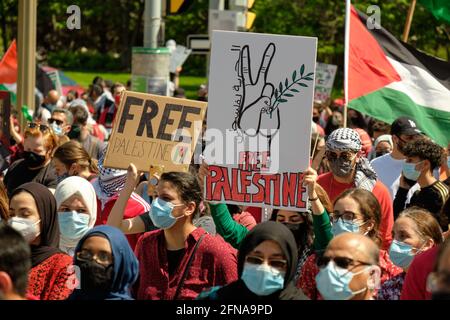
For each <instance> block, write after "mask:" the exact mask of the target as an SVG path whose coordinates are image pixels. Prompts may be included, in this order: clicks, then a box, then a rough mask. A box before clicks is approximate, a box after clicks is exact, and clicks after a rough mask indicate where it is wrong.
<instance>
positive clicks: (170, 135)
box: [105, 91, 206, 172]
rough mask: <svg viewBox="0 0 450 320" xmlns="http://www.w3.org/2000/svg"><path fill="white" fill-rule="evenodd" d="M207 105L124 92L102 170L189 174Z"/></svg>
mask: <svg viewBox="0 0 450 320" xmlns="http://www.w3.org/2000/svg"><path fill="white" fill-rule="evenodd" d="M205 112H206V103H204V102H199V101H193V100H186V99H177V98H171V97H165V96H157V95H152V94H144V93H138V92H131V91H125V92H124V93H123V96H122V97H121V103H120V106H119V109H118V110H117V115H116V118H115V121H114V126H113V130H112V134H111V138H110V140H109V143H108V150H107V152H106V158H105V167H110V168H118V169H126V168H128V165H129V164H130V162H133V163H134V164H135V165H136V167H137V168H138V169H139V170H142V171H148V169H149V167H150V165H161V166H164V170H165V171H166V172H168V171H184V172H186V171H188V168H189V164H190V163H191V157H192V154H193V152H194V149H195V146H196V143H197V139H198V137H199V135H200V134H201V130H202V122H203V118H204V116H205Z"/></svg>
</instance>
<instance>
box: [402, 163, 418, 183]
mask: <svg viewBox="0 0 450 320" xmlns="http://www.w3.org/2000/svg"><path fill="white" fill-rule="evenodd" d="M419 163H420V162H417V163H408V162H403V169H402V172H403V175H404V176H405V178H406V179H409V180H412V181H417V179H419V176H420V173H421V172H420V171H417V170H416V165H418V164H419Z"/></svg>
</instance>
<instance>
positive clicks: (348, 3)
mask: <svg viewBox="0 0 450 320" xmlns="http://www.w3.org/2000/svg"><path fill="white" fill-rule="evenodd" d="M351 5H352V4H351V1H350V0H346V2H345V50H344V128H346V127H347V108H348V67H349V55H350V9H351Z"/></svg>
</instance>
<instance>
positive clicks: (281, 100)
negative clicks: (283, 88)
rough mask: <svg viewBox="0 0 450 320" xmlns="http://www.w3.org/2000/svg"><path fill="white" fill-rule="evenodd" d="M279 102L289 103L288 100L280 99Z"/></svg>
mask: <svg viewBox="0 0 450 320" xmlns="http://www.w3.org/2000/svg"><path fill="white" fill-rule="evenodd" d="M278 101H279V102H287V100H286V99H280V100H278Z"/></svg>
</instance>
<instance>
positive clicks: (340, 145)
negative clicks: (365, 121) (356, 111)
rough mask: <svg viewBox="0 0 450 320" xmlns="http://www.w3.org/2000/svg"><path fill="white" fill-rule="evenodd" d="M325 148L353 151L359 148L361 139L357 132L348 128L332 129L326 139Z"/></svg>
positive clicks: (357, 150)
mask: <svg viewBox="0 0 450 320" xmlns="http://www.w3.org/2000/svg"><path fill="white" fill-rule="evenodd" d="M326 149H327V150H336V151H355V152H359V151H360V150H361V139H360V137H359V134H358V132H356V131H355V130H353V129H350V128H340V129H337V130H334V131H333V132H332V133H331V134H330V135H329V136H328V139H327V143H326Z"/></svg>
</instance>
